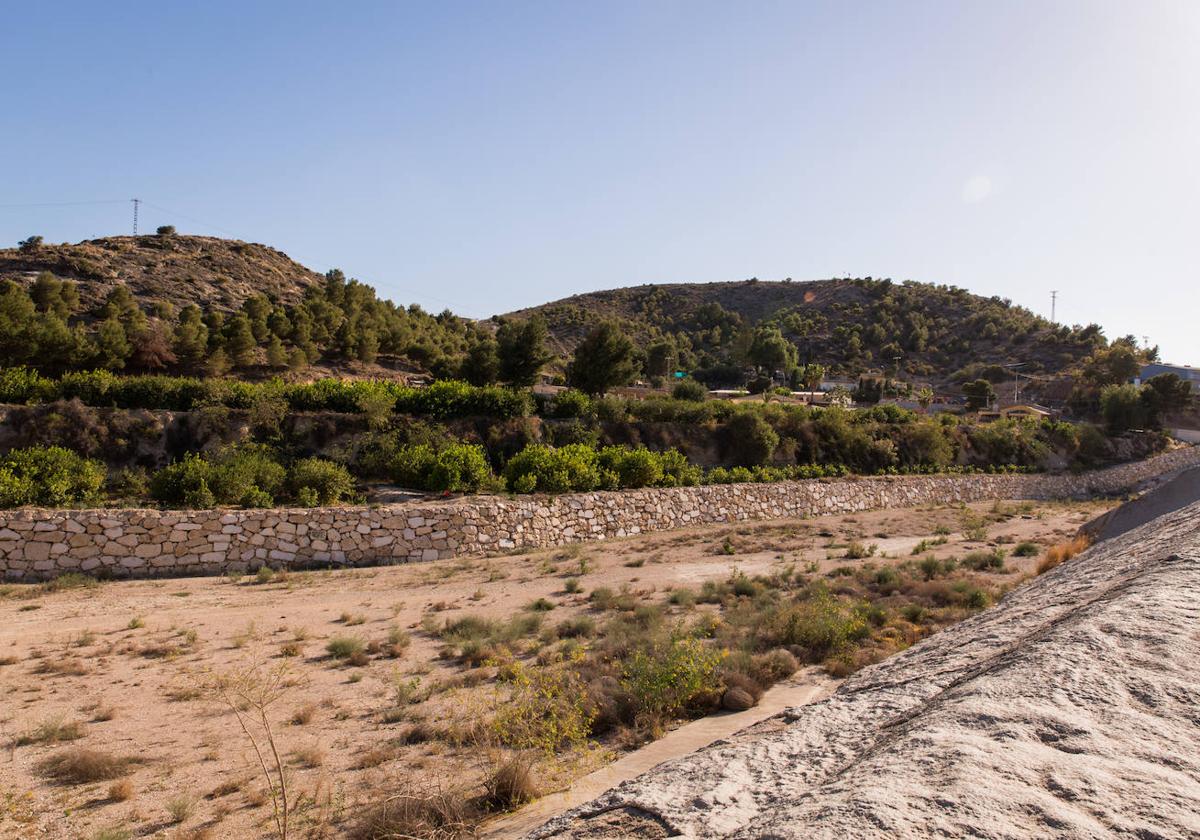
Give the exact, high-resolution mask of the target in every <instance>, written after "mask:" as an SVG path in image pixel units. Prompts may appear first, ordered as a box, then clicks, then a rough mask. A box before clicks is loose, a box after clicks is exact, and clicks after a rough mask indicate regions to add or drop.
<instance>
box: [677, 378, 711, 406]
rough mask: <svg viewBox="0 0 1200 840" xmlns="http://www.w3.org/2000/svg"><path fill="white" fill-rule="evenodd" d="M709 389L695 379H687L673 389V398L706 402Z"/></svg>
mask: <svg viewBox="0 0 1200 840" xmlns="http://www.w3.org/2000/svg"><path fill="white" fill-rule="evenodd" d="M707 396H708V389H707V388H705V387H704V386H703V385H702V384H700V383H699V382H697V381H696V380H694V379H685V380H683V381H682V382H679V383H677V384H676V385H675V387H674V388H672V389H671V398H672V399H676V400H684V401H687V402H704V399H705V398H706V397H707Z"/></svg>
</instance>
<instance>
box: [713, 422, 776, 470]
mask: <svg viewBox="0 0 1200 840" xmlns="http://www.w3.org/2000/svg"><path fill="white" fill-rule="evenodd" d="M725 428H726V432H727V434H728V437H729V449H730V453H731V455H732V458H733V461H734V463H736V464H737V465H738V466H742V467H753V466H755V465H758V464H765V463H766V462H767V461H769V460H771V456H772V455H773V454H774V453H775V448H776V447H777V446H779V435H778V434H777V433H776V432H775V430H774V429H773V428H771V424H770V423H768V422H767V421H766V420H764V419H763V417H762V415H761V414H759V413H758V412H755V411H740V412H738V413H737V414H735V415H734V416H733V417H731V418H730V419H729V422H728V423H726V424H725Z"/></svg>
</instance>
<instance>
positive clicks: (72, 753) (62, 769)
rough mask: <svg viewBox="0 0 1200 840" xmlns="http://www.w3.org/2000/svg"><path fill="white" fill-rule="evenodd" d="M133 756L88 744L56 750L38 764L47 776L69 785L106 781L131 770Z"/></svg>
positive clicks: (39, 769) (39, 770)
mask: <svg viewBox="0 0 1200 840" xmlns="http://www.w3.org/2000/svg"><path fill="white" fill-rule="evenodd" d="M133 763H134V759H132V758H128V757H125V756H117V755H113V754H112V753H106V752H102V751H100V750H90V749H87V748H85V747H72V748H71V749H66V750H63V751H62V752H58V753H55V754H54V755H52V756H50V757H49V758H46V759H44V760H43V761H42V762H41V763H40V764H39V765H38V772H40V773H41V774H42V775H43V776H45V777H46V778H48V779H52V780H54V781H56V782H60V783H62V784H68V785H82V784H87V783H88V782H103V781H108V780H109V779H116V778H118V777H120V776H124V775H125V774H126V773H128V772H129V768H130V765H132V764H133Z"/></svg>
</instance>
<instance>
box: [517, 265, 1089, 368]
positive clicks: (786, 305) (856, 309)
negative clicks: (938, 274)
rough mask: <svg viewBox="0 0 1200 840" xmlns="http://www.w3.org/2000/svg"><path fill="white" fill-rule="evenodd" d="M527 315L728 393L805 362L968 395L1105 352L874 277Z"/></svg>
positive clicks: (676, 293)
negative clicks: (967, 388) (752, 373)
mask: <svg viewBox="0 0 1200 840" xmlns="http://www.w3.org/2000/svg"><path fill="white" fill-rule="evenodd" d="M527 313H537V314H539V315H541V316H543V317H544V318H545V319H546V322H547V324H548V325H549V329H550V332H551V334H552V335H553V336H554V337H555V338H556V339H557V340H558V341H560V342H562V343H563V344H564V345H566V346H568V347H574V346H575V345H576V344H579V343H580V342H582V341H583V340H584V338H585V337H586V336H587V335H589V334H590V333H591V332H592V331H593V330H594V329H595V328H596V327H597V326H598V325H600V324H602V323H604V322H606V321H618V322H620V323H621V324H622V325H623V327H624V329H625V330H626V332H628V333H629V334H630V336H631V337H632V338H634V340H635V342H636V344H637V345H638V346H639V347H642V348H646V350H645V359H646V362H645V363H644V364H643V365H642V368H643V371H644V373H645V375H646V376H648V377H655V376H665V375H666V374H667V372H668V370H669V369H671V368H674V367H676V366H678V367H680V368H682V369H684V370H689V371H692V372H693V373H694V375H695V376H696V377H697V378H698V379H701V380H702V381H704V382H706V383H708V384H710V385H713V386H722V387H731V386H734V387H736V386H741V385H743V384H745V382H746V378H745V372H744V371H745V367H746V365H747V364H750V365H753V366H756V367H759V368H761V369H768V368H769V369H783V370H785V371H789V372H790V371H795V372H796V375H795V377H794V384H796V385H800V384H803V383H804V380H805V376H804V368H805V367H806V365H807V362H808V359H807V358H803V359H802V358H800V356H801V355H803V356H805V357H811V358H812V359H815V360H816V361H818V362H819V363H820V364H821V365H822V366H823V368H824V369H825V370H827V371H828V372H829V373H830V374H833V375H839V376H843V377H849V378H857V376H858V375H859V373H861V372H863V371H864V370H867V369H870V368H875V369H879V370H883V371H884V372H887V373H892V374H908V375H912V376H919V377H924V378H928V379H931V380H933V381H935V382H941V383H950V382H959V383H961V382H965V381H968V380H971V379H977V378H979V376H980V374H981V373H986V372H987V371H986V370H985V369H986V368H988V366H991V367H994V368H996V369H998V371H999V376H1000V377H1003V376H1005V375H1006V374H1005V370H1004V368H1002V367H1000V366H1001V365H1003V364H1006V363H1009V362H1017V361H1022V362H1026V363H1027V365H1028V366H1027V367H1026V368H1023V370H1024V371H1025V372H1026V373H1037V372H1057V371H1060V370H1063V369H1065V368H1069V367H1071V366H1073V365H1075V364H1077V363H1078V362H1079V361H1080V360H1082V359H1083V358H1084V357H1086V356H1087V355H1088V354H1090V353H1091V352H1092V351H1093V350H1094V349H1095V348H1097V347H1103V346H1105V345H1106V341H1105V339H1104V336H1103V333H1102V331H1101V330H1100V328H1099V327H1097V326H1095V325H1090V326H1087V327H1067V326H1057V325H1055V324H1052V323H1050V322H1049V321H1047V320H1046V319H1044V318H1041V317H1038V316H1037V315H1034V314H1033V313H1032V312H1030V311H1029V310H1028V309H1025V308H1023V307H1019V306H1014V305H1013V304H1012V303H1011V302H1010V301H1008V300H1005V299H1002V298H997V297H993V298H985V297H980V296H978V295H973V294H971V293H969V292H967V291H966V290H964V289H959V288H955V287H951V286H935V285H930V284H925V283H915V282H911V281H906V282H904V283H893V282H892V281H890V280H880V279H872V278H869V277H868V278H859V279H854V280H851V279H845V280H840V279H835V280H822V281H816V282H809V283H792V282H790V281H785V282H782V283H780V282H764V281H759V280H756V279H752V280H748V281H744V282H739V283H704V284H682V285H674V286H640V287H636V288H626V289H613V290H609V291H601V292H591V293H587V294H582V295H576V296H575V297H571V298H567V299H565V300H561V301H556V302H553V303H548V304H545V305H543V306H540V307H536V308H534V309H532V310H525V311H523V312H521V313H516V314H517V315H518V316H520V315H524V314H527ZM798 350H799V351H802V353H801V352H797V351H798ZM897 357H900V361H899V364H898V365H896V361H895V360H896V358H897ZM989 375H990V374H989ZM1010 378H1011V375H1010ZM818 381H819V379H818Z"/></svg>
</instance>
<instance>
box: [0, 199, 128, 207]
mask: <svg viewBox="0 0 1200 840" xmlns="http://www.w3.org/2000/svg"><path fill="white" fill-rule="evenodd" d="M128 200H129V199H127V198H104V199H100V200H99V201H36V202H32V203H27V204H0V207H2V208H4V209H22V208H25V207H82V206H84V205H87V204H124V203H125V202H127V201H128Z"/></svg>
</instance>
